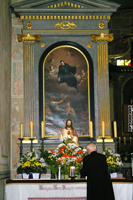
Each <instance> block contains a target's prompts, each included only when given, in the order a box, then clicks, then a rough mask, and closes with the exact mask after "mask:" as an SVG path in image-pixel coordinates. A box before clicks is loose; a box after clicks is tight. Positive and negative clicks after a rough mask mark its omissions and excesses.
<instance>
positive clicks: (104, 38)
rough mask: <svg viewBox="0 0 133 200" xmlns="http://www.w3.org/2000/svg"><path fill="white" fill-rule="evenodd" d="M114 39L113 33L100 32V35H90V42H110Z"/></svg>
mask: <svg viewBox="0 0 133 200" xmlns="http://www.w3.org/2000/svg"><path fill="white" fill-rule="evenodd" d="M113 39H114V37H113V33H110V34H104V33H101V34H100V35H94V34H92V35H91V41H92V42H112V41H113Z"/></svg>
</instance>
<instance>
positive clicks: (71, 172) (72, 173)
mask: <svg viewBox="0 0 133 200" xmlns="http://www.w3.org/2000/svg"><path fill="white" fill-rule="evenodd" d="M70 176H73V177H74V176H75V166H74V165H72V166H71V167H70Z"/></svg>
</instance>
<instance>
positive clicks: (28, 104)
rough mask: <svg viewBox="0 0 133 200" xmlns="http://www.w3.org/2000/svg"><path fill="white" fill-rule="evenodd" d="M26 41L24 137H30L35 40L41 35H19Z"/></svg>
mask: <svg viewBox="0 0 133 200" xmlns="http://www.w3.org/2000/svg"><path fill="white" fill-rule="evenodd" d="M18 41H19V42H24V134H23V135H24V137H28V138H29V137H30V122H31V121H32V122H33V124H35V123H34V42H39V41H40V35H30V34H27V35H21V34H19V35H18Z"/></svg>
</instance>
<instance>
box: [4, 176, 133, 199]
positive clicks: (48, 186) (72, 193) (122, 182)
mask: <svg viewBox="0 0 133 200" xmlns="http://www.w3.org/2000/svg"><path fill="white" fill-rule="evenodd" d="M112 183H113V189H114V194H115V200H132V199H133V182H132V181H131V180H127V179H112ZM86 186H87V185H86V180H85V179H76V180H74V181H72V180H54V179H50V180H43V179H40V180H33V179H27V180H26V179H25V180H24V179H20V180H19V179H16V180H15V179H13V180H6V187H5V194H6V195H5V196H6V199H5V200H10V199H11V198H12V200H86Z"/></svg>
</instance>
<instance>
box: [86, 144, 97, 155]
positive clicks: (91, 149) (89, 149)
mask: <svg viewBox="0 0 133 200" xmlns="http://www.w3.org/2000/svg"><path fill="white" fill-rule="evenodd" d="M96 150H97V148H96V145H95V144H94V143H90V144H88V145H87V152H88V154H91V152H93V151H96Z"/></svg>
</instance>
